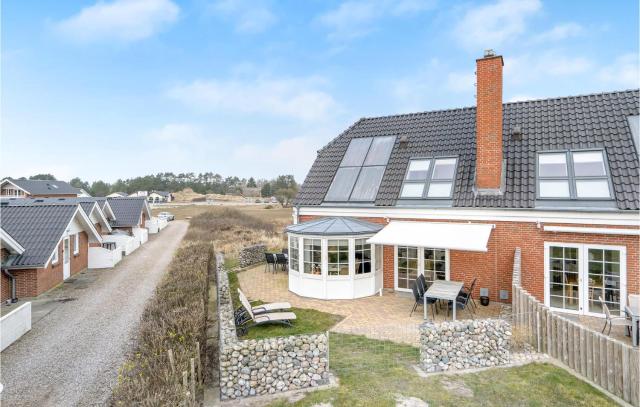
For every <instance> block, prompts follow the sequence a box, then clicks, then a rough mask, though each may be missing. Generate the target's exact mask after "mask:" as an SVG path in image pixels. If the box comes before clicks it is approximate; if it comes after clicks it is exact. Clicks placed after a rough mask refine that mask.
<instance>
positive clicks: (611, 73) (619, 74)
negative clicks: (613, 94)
mask: <svg viewBox="0 0 640 407" xmlns="http://www.w3.org/2000/svg"><path fill="white" fill-rule="evenodd" d="M639 72H640V64H639V60H638V54H636V53H629V54H625V55H621V56H619V57H618V58H616V59H615V62H614V63H613V64H611V65H607V66H604V67H602V68H601V69H600V70H599V72H598V74H597V78H598V79H599V80H600V81H602V82H603V83H604V84H606V85H609V86H610V85H613V86H617V87H620V88H625V89H630V88H637V87H638V86H640V73H639Z"/></svg>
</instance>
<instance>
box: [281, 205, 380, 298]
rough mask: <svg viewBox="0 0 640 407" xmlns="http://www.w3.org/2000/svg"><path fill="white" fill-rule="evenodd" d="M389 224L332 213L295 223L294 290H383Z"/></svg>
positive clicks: (345, 294) (315, 294)
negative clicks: (384, 234) (380, 240)
mask: <svg viewBox="0 0 640 407" xmlns="http://www.w3.org/2000/svg"><path fill="white" fill-rule="evenodd" d="M382 228H383V225H378V224H375V223H370V222H365V221H362V220H359V219H354V218H347V217H344V218H342V217H330V218H322V219H317V220H312V221H309V222H305V223H299V224H296V225H291V226H289V227H288V228H287V229H286V231H287V233H288V235H289V290H290V291H292V292H294V293H296V294H298V295H301V296H303V297H310V298H319V299H326V300H332V299H353V298H361V297H367V296H370V295H374V294H378V293H380V292H381V290H382V246H376V245H372V244H369V243H367V240H368V239H369V238H371V237H372V236H373V235H375V234H376V233H377V232H379V231H380V230H381V229H382Z"/></svg>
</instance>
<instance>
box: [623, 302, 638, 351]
mask: <svg viewBox="0 0 640 407" xmlns="http://www.w3.org/2000/svg"><path fill="white" fill-rule="evenodd" d="M625 309H626V310H627V312H628V313H629V315H631V341H632V342H633V346H638V341H639V339H638V324H639V323H640V301H633V302H631V304H627V305H626V307H625Z"/></svg>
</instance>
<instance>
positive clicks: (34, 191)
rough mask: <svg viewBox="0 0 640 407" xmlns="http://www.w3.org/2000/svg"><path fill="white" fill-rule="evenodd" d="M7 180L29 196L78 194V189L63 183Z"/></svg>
mask: <svg viewBox="0 0 640 407" xmlns="http://www.w3.org/2000/svg"><path fill="white" fill-rule="evenodd" d="M7 179H8V180H9V181H11V182H12V183H14V184H16V185H17V186H19V187H20V188H22V189H24V190H25V191H27V192H28V193H29V194H31V195H72V194H73V195H77V194H79V193H80V190H79V189H78V188H75V187H72V186H71V185H69V184H68V183H66V182H64V181H44V180H30V179H13V178H7Z"/></svg>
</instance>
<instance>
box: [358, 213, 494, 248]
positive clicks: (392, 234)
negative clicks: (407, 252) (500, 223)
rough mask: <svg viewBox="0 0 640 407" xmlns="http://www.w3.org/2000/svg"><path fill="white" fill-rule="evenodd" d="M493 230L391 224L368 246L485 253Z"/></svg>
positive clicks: (487, 226) (479, 226)
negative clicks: (411, 247) (412, 247)
mask: <svg viewBox="0 0 640 407" xmlns="http://www.w3.org/2000/svg"><path fill="white" fill-rule="evenodd" d="M494 226H495V225H492V224H480V223H439V222H403V221H391V223H389V224H388V225H387V226H385V227H384V229H382V230H381V231H380V232H378V233H377V234H375V235H374V236H373V237H372V238H371V239H369V240H367V242H368V243H371V244H384V245H394V246H415V247H430V248H434V249H451V250H468V251H473V252H486V251H487V242H488V241H489V236H490V235H491V229H493V227H494Z"/></svg>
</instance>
